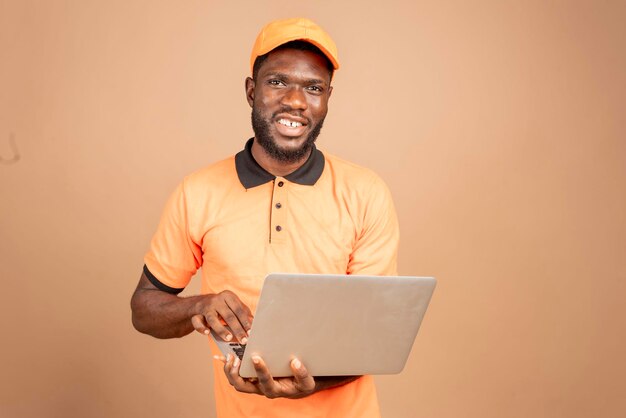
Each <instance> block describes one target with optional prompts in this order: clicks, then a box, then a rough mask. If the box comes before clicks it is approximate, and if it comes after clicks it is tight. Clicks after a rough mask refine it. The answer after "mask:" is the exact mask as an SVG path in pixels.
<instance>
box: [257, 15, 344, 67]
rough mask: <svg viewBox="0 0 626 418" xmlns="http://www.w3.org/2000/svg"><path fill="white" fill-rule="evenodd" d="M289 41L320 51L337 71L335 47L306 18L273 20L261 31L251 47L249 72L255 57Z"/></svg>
mask: <svg viewBox="0 0 626 418" xmlns="http://www.w3.org/2000/svg"><path fill="white" fill-rule="evenodd" d="M291 41H306V42H309V43H311V44H313V45H315V46H316V47H318V48H319V49H320V51H322V52H323V53H324V55H326V57H327V58H328V59H329V60H330V62H331V63H332V64H333V68H334V69H335V70H337V69H339V60H337V46H336V45H335V42H334V41H333V40H332V39H331V37H330V36H329V35H328V34H327V33H326V32H324V30H323V29H322V28H320V27H319V26H317V25H316V24H315V23H314V22H312V21H311V20H309V19H306V18H303V17H301V18H295V19H283V20H275V21H273V22H270V23H268V24H267V25H265V26H264V27H263V29H261V32H259V36H257V37H256V41H255V42H254V46H253V47H252V56H251V57H250V71H252V70H253V68H254V61H255V60H256V59H257V57H259V56H261V55H265V54H267V53H268V52H270V51H271V50H273V49H274V48H276V47H279V46H281V45H283V44H286V43H287V42H291Z"/></svg>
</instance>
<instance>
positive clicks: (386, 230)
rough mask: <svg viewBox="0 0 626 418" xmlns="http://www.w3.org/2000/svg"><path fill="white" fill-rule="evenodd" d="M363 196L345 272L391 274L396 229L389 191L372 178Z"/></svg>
mask: <svg viewBox="0 0 626 418" xmlns="http://www.w3.org/2000/svg"><path fill="white" fill-rule="evenodd" d="M364 199H365V200H366V203H365V205H364V206H363V210H364V212H363V214H362V216H363V227H362V229H361V233H360V235H359V236H358V239H357V241H356V244H355V246H354V249H353V251H352V254H351V255H350V260H349V262H348V271H347V273H348V274H365V275H380V276H395V275H397V274H398V240H399V230H398V218H397V215H396V210H395V207H394V205H393V200H392V198H391V193H390V192H389V189H388V188H387V186H386V185H385V184H384V183H383V181H382V180H381V179H379V178H378V177H376V178H375V180H374V181H373V183H372V184H371V187H370V188H369V191H368V192H367V194H366V196H364Z"/></svg>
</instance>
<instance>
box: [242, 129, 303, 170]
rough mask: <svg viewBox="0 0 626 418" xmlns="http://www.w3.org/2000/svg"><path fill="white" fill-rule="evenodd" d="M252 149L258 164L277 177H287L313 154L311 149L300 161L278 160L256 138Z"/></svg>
mask: <svg viewBox="0 0 626 418" xmlns="http://www.w3.org/2000/svg"><path fill="white" fill-rule="evenodd" d="M251 151H252V157H254V160H255V161H256V162H257V164H259V165H260V166H261V167H263V169H264V170H265V171H267V172H268V173H270V174H273V175H274V176H277V177H285V176H287V175H289V174H291V173H293V172H294V171H296V170H297V169H299V168H300V167H302V165H303V164H304V163H305V162H306V160H307V159H308V158H309V156H310V155H311V150H309V152H307V154H306V155H305V156H304V157H302V158H301V159H300V160H298V161H295V162H289V163H286V162H283V161H277V160H276V159H274V158H272V157H271V156H270V155H268V153H267V152H266V151H265V150H264V149H263V147H261V146H260V145H259V144H258V142H257V140H256V138H254V142H253V143H252V150H251Z"/></svg>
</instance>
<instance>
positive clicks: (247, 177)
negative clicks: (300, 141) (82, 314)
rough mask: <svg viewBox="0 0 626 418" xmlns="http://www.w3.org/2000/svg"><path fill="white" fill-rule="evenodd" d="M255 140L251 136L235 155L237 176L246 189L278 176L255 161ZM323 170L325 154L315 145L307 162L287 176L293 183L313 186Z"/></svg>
mask: <svg viewBox="0 0 626 418" xmlns="http://www.w3.org/2000/svg"><path fill="white" fill-rule="evenodd" d="M253 142H254V138H250V139H249V140H248V142H246V147H245V148H244V149H243V151H239V152H238V153H237V155H235V168H236V169H237V176H238V177H239V181H240V182H241V184H242V185H243V187H245V188H246V189H251V188H253V187H256V186H260V185H261V184H265V183H268V182H270V181H272V180H274V179H275V178H276V176H275V175H273V174H270V173H268V172H267V171H265V169H263V167H261V166H260V165H259V163H257V162H256V161H255V159H254V157H253V156H252V143H253ZM322 171H324V154H322V152H321V151H320V150H318V149H317V148H315V145H313V149H312V150H311V155H310V156H309V158H308V159H307V160H306V162H305V163H304V164H303V165H302V166H301V167H300V168H298V169H297V170H296V171H294V172H293V173H291V174H289V175H286V176H285V178H286V179H287V180H289V181H291V182H293V183H297V184H303V185H306V186H312V185H314V184H315V183H316V182H317V180H318V179H319V178H320V176H321V175H322Z"/></svg>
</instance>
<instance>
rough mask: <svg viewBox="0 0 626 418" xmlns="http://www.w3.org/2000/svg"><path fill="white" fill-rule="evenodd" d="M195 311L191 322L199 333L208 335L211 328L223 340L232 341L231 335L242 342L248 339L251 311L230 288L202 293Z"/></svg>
mask: <svg viewBox="0 0 626 418" xmlns="http://www.w3.org/2000/svg"><path fill="white" fill-rule="evenodd" d="M196 311H197V312H198V313H197V314H195V315H193V316H192V317H191V323H192V325H193V327H194V329H195V330H196V331H198V332H199V333H201V334H205V335H208V334H209V332H210V329H213V331H214V332H215V333H216V334H217V335H219V336H220V337H221V338H222V339H223V340H224V341H232V339H233V337H234V338H236V339H237V341H239V342H240V343H242V344H245V343H246V342H247V341H248V331H250V328H251V327H252V312H250V309H249V308H248V307H247V306H246V305H245V304H244V303H243V302H242V301H241V300H240V299H239V297H237V295H235V294H234V293H233V292H231V291H230V290H225V291H223V292H220V293H217V294H212V295H203V296H202V298H201V299H199V300H198V301H197V307H196ZM224 324H226V325H224ZM229 328H230V330H229ZM231 331H232V333H231ZM233 334H234V335H233Z"/></svg>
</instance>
